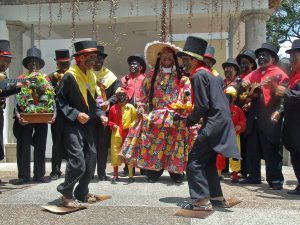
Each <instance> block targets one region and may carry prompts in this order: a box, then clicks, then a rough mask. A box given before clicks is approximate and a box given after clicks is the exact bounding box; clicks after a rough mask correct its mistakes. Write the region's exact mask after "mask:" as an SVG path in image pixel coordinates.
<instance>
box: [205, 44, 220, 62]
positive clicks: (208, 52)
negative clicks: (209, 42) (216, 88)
mask: <svg viewBox="0 0 300 225" xmlns="http://www.w3.org/2000/svg"><path fill="white" fill-rule="evenodd" d="M204 57H206V58H209V59H211V60H212V61H213V63H214V64H216V62H217V60H216V59H215V48H214V47H212V46H207V48H206V50H205V53H204Z"/></svg>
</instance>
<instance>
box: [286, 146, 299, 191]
mask: <svg viewBox="0 0 300 225" xmlns="http://www.w3.org/2000/svg"><path fill="white" fill-rule="evenodd" d="M297 147H298V150H297ZM297 147H295V149H289V151H290V154H291V163H292V165H293V169H294V173H295V176H296V178H297V181H298V186H299V184H300V149H299V148H300V146H297Z"/></svg>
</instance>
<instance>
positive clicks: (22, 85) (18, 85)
mask: <svg viewBox="0 0 300 225" xmlns="http://www.w3.org/2000/svg"><path fill="white" fill-rule="evenodd" d="M29 84H30V82H29V81H28V80H27V81H24V82H22V83H21V82H17V85H16V87H17V88H21V87H27V86H28V85H29Z"/></svg>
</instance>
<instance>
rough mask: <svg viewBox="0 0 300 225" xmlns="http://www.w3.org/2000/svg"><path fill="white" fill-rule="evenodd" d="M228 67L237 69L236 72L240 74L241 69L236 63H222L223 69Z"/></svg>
mask: <svg viewBox="0 0 300 225" xmlns="http://www.w3.org/2000/svg"><path fill="white" fill-rule="evenodd" d="M226 66H233V67H234V68H235V70H236V71H237V73H238V74H240V72H241V71H240V67H239V66H238V65H236V64H234V63H228V62H225V63H222V68H223V69H225V67H226Z"/></svg>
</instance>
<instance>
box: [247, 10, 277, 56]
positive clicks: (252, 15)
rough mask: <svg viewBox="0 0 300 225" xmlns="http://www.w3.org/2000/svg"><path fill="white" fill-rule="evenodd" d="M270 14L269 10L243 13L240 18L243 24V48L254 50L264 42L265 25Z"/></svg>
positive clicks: (265, 34)
mask: <svg viewBox="0 0 300 225" xmlns="http://www.w3.org/2000/svg"><path fill="white" fill-rule="evenodd" d="M271 13H272V11H270V10H249V11H248V10H247V11H243V13H242V15H241V18H242V20H243V21H244V22H245V35H246V36H245V48H247V49H252V50H255V49H257V48H259V47H260V46H261V44H262V43H264V42H266V36H267V28H266V23H267V21H268V19H269V18H270V16H271Z"/></svg>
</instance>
